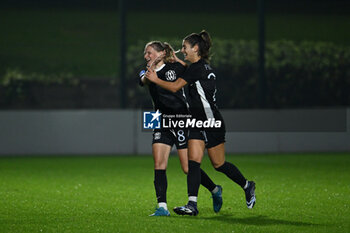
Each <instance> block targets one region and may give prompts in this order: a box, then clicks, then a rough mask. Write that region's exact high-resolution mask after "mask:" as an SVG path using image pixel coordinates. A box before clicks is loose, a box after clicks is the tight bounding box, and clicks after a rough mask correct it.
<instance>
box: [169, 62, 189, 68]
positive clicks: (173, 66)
mask: <svg viewBox="0 0 350 233" xmlns="http://www.w3.org/2000/svg"><path fill="white" fill-rule="evenodd" d="M166 66H167V67H168V68H173V69H175V68H184V67H185V66H184V65H182V64H181V63H180V62H168V63H166Z"/></svg>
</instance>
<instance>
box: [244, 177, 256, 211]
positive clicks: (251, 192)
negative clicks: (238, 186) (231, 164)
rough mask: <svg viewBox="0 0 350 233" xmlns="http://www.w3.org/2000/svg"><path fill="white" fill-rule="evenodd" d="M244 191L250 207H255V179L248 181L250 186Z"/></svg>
mask: <svg viewBox="0 0 350 233" xmlns="http://www.w3.org/2000/svg"><path fill="white" fill-rule="evenodd" d="M244 192H245V199H246V201H247V207H248V209H253V207H254V205H255V202H256V198H255V183H254V181H248V187H247V188H246V189H244Z"/></svg>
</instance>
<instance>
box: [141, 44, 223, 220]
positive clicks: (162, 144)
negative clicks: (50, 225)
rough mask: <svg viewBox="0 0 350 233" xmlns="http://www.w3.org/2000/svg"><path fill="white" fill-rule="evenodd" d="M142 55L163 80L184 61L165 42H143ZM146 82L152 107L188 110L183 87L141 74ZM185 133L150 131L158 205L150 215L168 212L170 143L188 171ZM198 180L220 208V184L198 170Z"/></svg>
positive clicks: (173, 78) (177, 111) (167, 111)
mask: <svg viewBox="0 0 350 233" xmlns="http://www.w3.org/2000/svg"><path fill="white" fill-rule="evenodd" d="M144 58H145V60H146V62H147V66H148V67H152V69H154V72H155V73H157V75H158V77H159V78H161V79H162V80H164V81H168V82H174V81H176V80H177V78H178V77H179V75H182V74H183V72H184V71H185V66H186V63H185V62H183V61H181V60H180V59H178V58H177V57H176V55H175V53H174V50H173V49H172V47H171V46H170V45H169V44H168V43H162V42H159V41H151V42H149V43H147V44H146V46H145V51H144ZM145 83H148V87H149V91H150V94H151V97H152V100H153V105H154V109H155V110H159V111H160V112H161V113H162V114H187V113H188V109H187V107H188V106H187V102H186V97H185V93H184V90H183V88H180V89H179V90H178V91H177V92H174V93H172V92H170V91H168V90H165V89H163V88H162V87H160V86H158V85H155V84H154V83H151V82H148V80H147V79H146V78H145V77H144V76H142V77H141V84H145ZM187 134H188V132H187V131H186V130H183V129H156V130H154V132H153V142H152V151H153V158H154V187H155V191H156V196H157V201H158V208H156V211H155V212H154V213H153V214H152V215H151V216H169V215H170V212H169V210H168V208H167V200H166V192H167V177H166V168H167V164H168V159H169V154H170V150H171V148H172V146H173V145H174V144H175V145H176V148H177V151H178V155H179V159H180V163H181V167H182V170H183V171H184V173H186V174H187V172H188V156H187ZM199 173H200V174H199V175H200V177H201V184H202V185H203V186H204V187H206V188H207V189H208V190H209V191H210V192H211V193H212V197H213V208H214V211H215V212H219V211H220V209H221V206H222V195H221V194H222V188H221V186H219V185H215V184H214V183H213V181H212V180H211V179H210V178H209V176H208V175H207V174H206V173H205V172H204V171H203V170H201V169H200V170H199Z"/></svg>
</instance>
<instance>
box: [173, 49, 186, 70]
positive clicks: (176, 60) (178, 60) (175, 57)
mask: <svg viewBox="0 0 350 233" xmlns="http://www.w3.org/2000/svg"><path fill="white" fill-rule="evenodd" d="M173 56H174V60H175V62H178V63H180V64H181V65H183V66H184V67H187V63H186V62H184V61H183V60H181V59H180V58H178V57H177V56H176V53H175V52H173Z"/></svg>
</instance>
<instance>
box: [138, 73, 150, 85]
mask: <svg viewBox="0 0 350 233" xmlns="http://www.w3.org/2000/svg"><path fill="white" fill-rule="evenodd" d="M145 75H146V72H145V71H144V70H142V71H141V72H140V74H139V76H140V81H139V84H140V86H144V85H148V84H149V82H150V81H149V80H148V79H147V78H146V77H145Z"/></svg>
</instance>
